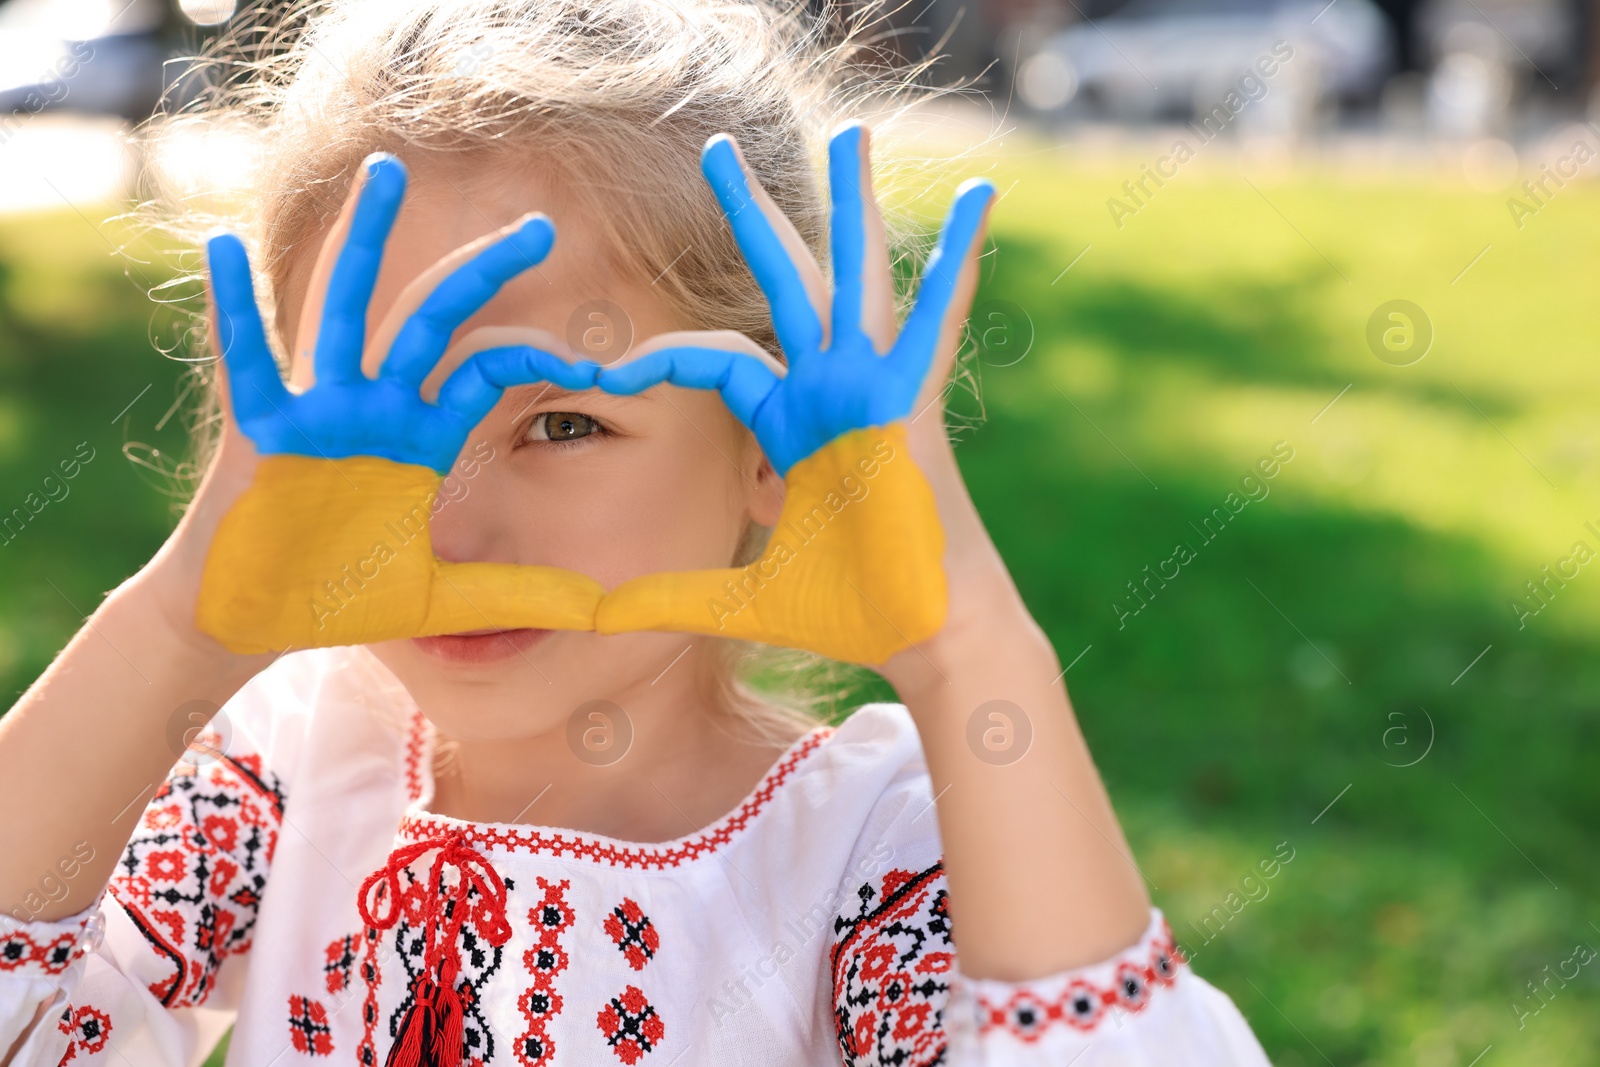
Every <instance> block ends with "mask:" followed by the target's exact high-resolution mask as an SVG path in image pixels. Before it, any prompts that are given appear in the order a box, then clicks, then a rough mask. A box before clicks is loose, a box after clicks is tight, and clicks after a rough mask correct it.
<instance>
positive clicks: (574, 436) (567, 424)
mask: <svg viewBox="0 0 1600 1067" xmlns="http://www.w3.org/2000/svg"><path fill="white" fill-rule="evenodd" d="M600 432H601V427H600V424H599V423H598V422H596V421H595V420H594V419H591V418H590V417H589V416H587V415H583V414H579V413H578V412H576V411H551V412H546V413H545V414H543V415H537V416H535V417H534V420H533V425H531V426H529V427H528V435H527V439H528V440H529V441H555V442H561V441H576V440H578V439H579V438H583V437H588V436H589V435H590V434H595V433H600Z"/></svg>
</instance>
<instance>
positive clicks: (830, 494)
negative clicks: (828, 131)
mask: <svg viewBox="0 0 1600 1067" xmlns="http://www.w3.org/2000/svg"><path fill="white" fill-rule="evenodd" d="M703 169H704V172H705V175H706V178H707V180H708V181H709V182H710V184H711V187H712V189H713V190H714V191H715V193H716V196H717V199H718V200H719V201H720V202H721V204H722V207H723V211H724V213H725V214H726V216H727V218H728V221H729V223H730V225H731V226H732V228H733V232H734V235H735V238H736V239H737V240H738V242H739V246H740V248H741V249H742V250H743V252H744V255H745V258H746V260H747V261H748V262H749V265H750V269H751V271H752V273H753V274H754V275H755V278H756V281H757V282H758V283H759V284H760V286H761V288H762V291H763V292H764V293H765V294H766V297H767V300H768V303H769V305H770V307H771V309H772V316H773V324H774V327H775V328H776V332H777V336H778V340H779V343H780V344H781V345H782V347H783V351H784V354H785V356H786V357H787V360H788V366H787V370H785V368H784V367H782V366H780V365H778V364H777V363H776V362H775V361H774V360H772V359H771V358H770V357H769V356H767V355H766V354H765V353H762V352H761V351H760V350H759V349H758V348H757V347H756V346H755V345H754V344H753V343H749V344H746V345H741V346H727V345H725V344H720V343H713V344H669V345H668V346H666V347H659V346H657V347H655V348H654V350H650V351H646V352H645V353H644V354H642V355H641V356H639V357H638V358H636V359H634V360H632V361H631V362H628V363H624V364H620V365H618V366H615V367H611V368H607V369H606V370H604V371H602V372H601V373H600V376H599V379H598V384H599V386H600V387H601V388H602V389H605V390H607V391H609V392H614V393H637V392H639V391H641V390H643V389H647V388H649V387H651V386H654V385H657V384H659V383H662V382H669V383H671V384H673V385H678V386H685V387H692V388H699V389H715V390H717V391H718V392H719V393H720V394H721V395H722V397H723V399H724V401H725V402H726V403H727V405H728V407H729V409H730V410H732V412H733V413H734V415H735V416H737V417H738V418H739V419H740V421H741V422H743V423H744V424H745V425H746V426H747V427H749V429H750V430H751V432H752V433H754V434H755V437H756V439H757V441H758V442H759V443H760V444H761V446H762V448H763V450H764V451H765V452H766V455H767V457H768V459H769V460H770V461H771V462H772V464H773V466H774V468H775V469H776V470H777V471H778V473H780V474H782V475H783V476H784V478H785V489H786V495H785V500H784V508H783V513H782V516H781V517H780V519H779V521H778V525H777V526H776V527H775V528H774V530H773V534H772V539H771V542H770V543H769V545H768V548H767V551H766V554H765V555H764V556H763V557H762V559H760V560H758V561H757V562H755V563H753V564H750V565H749V566H746V567H742V568H731V569H726V570H717V571H699V572H691V573H685V574H660V575H650V576H648V577H644V578H638V579H635V580H633V581H630V582H627V583H625V584H624V585H622V586H619V587H618V588H617V589H615V590H613V591H612V593H611V594H610V596H608V597H607V598H606V600H605V601H604V602H603V603H602V605H601V607H600V611H599V614H598V616H597V619H596V628H597V629H598V630H600V631H601V632H603V633H615V632H621V631H625V630H637V629H658V630H684V631H689V632H695V633H710V634H719V635H723V636H728V637H737V638H743V639H748V640H757V641H763V642H767V643H771V644H786V645H790V646H792V647H798V648H805V649H810V650H812V651H816V652H820V653H822V654H824V655H829V656H832V657H835V658H839V659H847V660H853V661H856V662H863V663H880V662H882V661H883V660H884V659H886V658H887V657H888V656H890V655H892V654H893V653H895V652H897V651H900V650H902V649H905V648H907V647H909V646H910V645H913V644H916V643H917V642H919V641H922V640H924V639H926V638H928V637H930V636H932V635H933V634H934V633H936V632H937V631H938V630H939V629H940V627H941V626H942V625H943V623H944V619H945V616H946V612H947V595H946V582H945V574H944V570H943V565H942V556H943V552H944V534H943V531H942V529H941V526H940V522H939V513H938V510H937V507H936V504H935V500H934V495H933V491H932V490H931V489H930V487H929V485H928V482H927V480H926V478H925V477H924V476H923V474H922V472H921V471H920V470H919V469H918V468H917V466H916V464H915V463H914V462H913V461H912V459H911V455H910V449H909V448H908V445H907V437H908V428H907V427H908V422H909V420H911V419H914V418H915V416H916V414H917V412H919V411H920V410H922V409H923V408H926V407H927V406H930V405H931V404H933V402H934V401H936V400H937V399H938V398H939V397H940V395H941V393H942V389H943V386H944V382H945V379H946V377H947V375H948V372H949V370H950V366H951V363H952V362H953V360H954V355H955V350H956V344H955V343H954V341H953V340H952V337H953V335H954V334H955V332H956V329H957V328H958V327H959V325H960V323H961V322H962V321H964V320H965V317H966V310H967V309H966V305H967V303H968V302H970V300H971V293H972V287H973V276H972V273H971V271H970V268H971V267H972V264H973V262H974V260H975V256H976V252H977V249H978V247H979V244H980V238H981V235H982V232H983V226H984V220H985V216H986V214H987V211H988V208H989V205H990V203H991V202H992V200H993V198H994V187H993V186H992V185H991V184H990V183H989V182H987V181H982V180H975V181H969V182H967V183H966V184H964V185H963V186H962V187H961V189H960V191H959V192H958V193H957V195H956V199H955V202H954V203H953V204H952V205H951V208H950V211H949V215H948V217H947V219H946V222H945V225H944V229H943V231H942V233H941V235H940V238H939V243H938V245H937V247H936V248H935V250H934V252H933V255H932V257H931V258H930V259H929V260H928V264H927V267H926V269H925V271H924V272H923V276H922V281H921V286H920V288H919V291H918V293H917V299H916V302H915V305H914V306H913V308H912V310H911V312H910V315H909V317H908V318H907V319H906V322H905V325H904V327H903V328H901V329H899V330H896V328H895V311H894V301H893V283H892V278H891V275H890V268H889V255H888V249H887V245H886V242H885V240H884V236H883V233H884V231H883V224H882V219H881V216H880V215H879V213H878V207H877V204H876V201H875V200H874V199H872V197H871V184H870V171H869V166H868V159H867V150H866V132H865V130H864V129H863V128H862V127H860V126H850V127H846V128H845V129H843V130H842V131H840V132H839V133H838V134H837V135H836V136H835V137H834V138H833V142H832V144H831V146H830V156H829V178H830V186H831V195H832V201H833V215H832V252H833V257H832V258H833V295H832V299H831V307H830V301H829V300H828V298H827V296H826V286H825V284H824V282H823V280H822V274H821V271H820V270H819V269H818V267H817V265H816V262H815V260H814V259H813V258H812V256H811V255H810V253H809V251H808V250H807V249H806V247H805V245H804V244H803V243H802V242H801V240H800V238H799V236H798V234H797V233H796V232H795V230H794V227H793V226H792V225H791V224H790V223H789V221H788V220H787V219H785V218H784V217H783V215H782V213H781V212H779V211H778V210H777V208H776V207H775V206H774V205H773V203H772V201H771V200H770V199H769V198H768V197H767V196H766V194H765V192H764V191H762V190H761V189H760V186H759V185H758V184H755V183H754V182H753V179H752V177H751V175H750V174H749V173H748V171H747V170H746V168H745V167H744V164H743V162H742V160H741V159H740V157H739V154H738V151H737V149H736V147H735V145H734V143H733V141H732V140H731V139H730V138H727V137H718V138H714V139H713V140H712V141H711V142H710V143H709V144H708V145H707V146H706V149H705V153H704V156H703ZM723 336H724V337H725V336H726V335H723ZM687 339H688V338H685V340H687ZM664 340H665V339H664ZM919 405H920V406H919ZM935 418H937V416H935Z"/></svg>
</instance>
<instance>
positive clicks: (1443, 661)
mask: <svg viewBox="0 0 1600 1067" xmlns="http://www.w3.org/2000/svg"><path fill="white" fill-rule="evenodd" d="M235 14H236V12H235V6H234V4H233V3H232V2H231V0H182V2H181V3H168V2H165V0H105V2H101V0H0V578H3V580H0V687H3V688H4V689H5V690H6V691H7V692H8V693H10V694H12V697H13V698H14V695H15V694H18V693H20V692H21V691H22V689H23V688H25V687H26V686H27V685H28V684H29V683H30V682H31V680H32V679H33V678H34V677H35V676H36V675H37V674H38V672H39V671H40V670H42V669H43V667H44V665H45V664H46V663H47V662H48V660H49V658H50V657H51V656H52V655H53V654H54V653H55V652H56V651H57V650H58V649H59V648H60V647H61V645H62V644H63V643H64V641H65V640H66V639H67V637H68V636H69V635H70V634H71V633H72V632H73V631H74V630H75V629H76V628H77V627H78V626H79V625H80V622H81V619H82V618H83V616H84V615H85V614H86V613H87V612H88V611H90V610H92V609H93V607H94V606H95V604H96V603H97V602H98V599H99V597H100V596H101V595H102V593H103V592H104V591H105V590H107V589H109V588H111V587H112V586H114V585H115V584H116V583H118V582H119V581H121V580H122V579H124V578H125V577H127V576H128V575H129V574H131V573H132V572H133V571H134V570H136V569H137V568H138V567H139V566H140V565H141V564H142V563H143V562H145V561H146V560H147V559H148V558H149V556H150V555H151V553H152V552H153V551H154V549H155V548H156V547H157V546H158V545H159V544H160V542H161V540H162V538H163V537H164V536H165V534H166V532H167V531H168V530H169V529H170V527H171V525H172V523H173V522H174V521H175V518H176V515H177V514H178V508H179V506H180V502H181V489H182V486H181V484H180V483H181V481H182V477H183V476H184V475H185V474H186V473H187V469H186V467H185V463H186V461H187V459H188V452H187V446H186V444H185V441H186V436H185V430H186V418H187V415H188V412H189V411H190V408H191V407H192V399H193V398H192V396H191V395H190V389H191V385H190V381H191V379H190V377H189V376H188V375H187V374H185V368H184V365H183V363H182V357H184V356H185V355H186V352H185V350H184V348H183V346H182V341H183V338H184V331H185V329H186V327H185V323H184V320H183V319H182V318H181V316H179V315H177V314H175V313H174V312H173V311H172V309H171V308H170V307H169V306H168V305H167V303H165V301H166V300H167V299H169V293H170V290H169V289H167V288H164V287H163V284H164V283H165V282H166V281H167V280H168V278H169V277H170V273H169V272H168V268H167V267H165V266H163V264H164V263H166V262H168V261H167V260H166V259H165V258H163V257H162V256H160V255H157V254H156V250H155V249H154V248H153V247H152V246H151V245H150V244H149V238H148V237H147V236H146V235H144V234H143V233H141V232H140V231H139V230H138V229H136V228H134V227H132V226H131V225H130V224H129V223H128V222H127V221H126V220H124V219H121V218H119V217H118V216H119V214H120V213H121V212H122V211H124V210H126V208H127V205H128V200H129V198H130V197H134V196H138V195H141V190H142V189H143V188H144V183H145V182H146V181H147V180H148V178H149V175H150V173H151V171H152V169H155V168H165V169H166V170H167V171H170V172H172V173H176V174H179V175H181V176H184V178H185V180H192V181H193V182H195V183H196V188H202V187H204V188H210V187H226V186H227V185H228V184H229V183H236V182H237V181H238V180H239V178H240V177H241V176H242V175H243V174H245V173H247V172H248V167H249V165H250V160H249V155H248V152H247V151H245V150H244V149H243V148H242V147H241V146H240V145H238V144H236V143H231V142H230V141H229V140H228V139H227V138H226V136H216V137H210V138H205V139H199V140H195V141H194V142H192V143H190V144H187V145H186V144H184V143H181V142H180V143H177V144H174V145H172V146H170V147H169V148H168V149H166V151H167V152H168V153H172V154H173V155H172V156H171V158H165V159H152V158H147V157H146V156H144V155H143V154H141V153H140V152H139V151H137V150H136V149H134V148H131V147H130V146H129V139H128V135H129V132H130V130H131V129H132V128H133V126H134V125H135V124H137V123H138V122H139V121H140V120H141V119H142V118H143V117H145V116H147V115H148V114H149V113H150V111H151V109H152V108H153V107H154V106H155V104H156V101H157V100H158V98H159V97H160V96H161V94H162V93H163V92H169V93H171V94H173V95H174V96H175V97H177V98H179V99H182V98H183V96H184V94H185V93H186V92H189V91H191V90H190V89H189V87H187V86H186V85H185V81H184V79H185V77H186V76H187V75H186V74H185V71H186V69H187V68H186V67H185V65H184V64H183V63H181V62H178V63H170V62H168V60H170V59H172V58H173V57H178V56H183V55H186V54H192V53H193V52H194V51H196V50H197V49H198V48H199V47H200V46H201V45H202V44H203V43H204V41H205V40H206V39H207V37H208V35H210V34H212V33H215V32H217V30H218V28H219V27H223V26H225V25H226V24H227V22H228V20H229V19H230V18H232V17H234V16H235ZM894 19H895V30H896V32H895V33H893V34H891V35H889V36H886V37H885V40H884V45H883V47H884V48H886V49H892V50H893V51H894V52H895V53H897V54H898V55H900V56H901V57H902V58H903V59H904V60H905V61H906V62H908V63H910V62H915V61H917V60H918V59H920V58H922V57H923V56H925V55H927V54H928V53H929V52H931V51H934V50H938V51H940V52H942V54H943V55H944V59H942V60H941V61H940V62H939V64H938V65H937V66H936V67H935V68H934V70H933V72H932V76H933V78H934V80H936V81H939V82H941V83H950V82H955V81H959V82H961V83H963V84H965V85H966V86H967V90H966V92H964V93H963V94H959V95H958V96H957V97H954V98H952V99H950V100H947V101H946V102H944V103H943V104H941V105H939V106H938V107H937V108H935V109H933V110H931V111H930V113H929V116H928V118H927V119H926V120H925V122H924V123H923V128H924V130H925V133H924V136H926V137H927V138H929V139H930V141H938V142H939V143H940V144H941V145H946V146H948V145H955V146H968V150H969V151H971V153H972V154H970V155H969V157H968V159H967V161H966V164H965V166H966V168H967V169H968V170H971V171H982V172H986V173H988V174H990V175H991V176H992V177H994V178H995V180H996V181H997V182H998V185H999V188H1000V189H1001V190H1002V192H1003V199H1002V201H1001V202H1000V204H999V206H998V209H997V210H996V212H995V215H994V228H995V233H994V237H995V246H994V247H995V251H994V254H992V255H991V256H990V258H989V259H988V261H987V265H986V267H985V275H984V281H983V287H982V290H981V292H980V294H979V298H978V305H977V309H976V311H975V314H974V318H973V323H972V329H971V345H970V348H971V352H972V362H971V368H972V377H971V384H972V385H973V386H974V388H973V389H971V390H968V391H966V392H964V393H962V394H961V396H960V397H959V398H958V401H957V406H958V407H959V408H960V409H961V410H962V412H963V414H964V415H965V416H968V417H967V418H965V419H964V420H963V421H964V422H965V424H966V427H965V429H964V430H963V432H962V443H961V446H960V449H959V454H960V456H961V461H962V464H963V467H964V468H965V470H966V472H967V475H968V478H969V481H970V483H971V485H972V489H973V493H974V496H975V498H976V499H977V501H978V503H979V506H980V507H981V509H982V510H983V511H984V513H985V515H986V517H987V519H988V522H989V525H990V528H991V530H992V531H993V532H994V536H995V538H996V540H997V541H998V543H999V545H1000V548H1001V550H1002V551H1003V553H1004V554H1005V556H1006V559H1007V560H1008V562H1009V563H1010V564H1011V566H1012V567H1013V568H1014V571H1015V574H1016V577H1017V580H1018V584H1019V585H1020V587H1021V588H1022V590H1023V591H1024V594H1025V596H1026V597H1027V599H1028V600H1029V603H1030V605H1031V607H1032V608H1033V610H1034V612H1035V614H1036V615H1037V617H1038V618H1039V620H1040V621H1041V623H1042V624H1043V625H1044V626H1045V628H1046V629H1047V630H1048V632H1049V633H1050V635H1051V637H1052V638H1053V640H1054V641H1055V643H1056V647H1057V649H1058V651H1059V653H1060V655H1061V661H1062V663H1063V664H1064V665H1069V666H1068V672H1067V682H1068V684H1069V686H1070V687H1071V690H1072V692H1073V695H1074V699H1075V703H1076V705H1077V707H1078V711H1079V715H1080V718H1081V720H1082V722H1083V726H1084V729H1085V732H1086V733H1087V735H1088V737H1089V740H1090V743H1091V745H1092V747H1093V750H1094V752H1095V755H1096V757H1097V760H1098V762H1099V765H1100V767H1101V769H1102V771H1103V772H1104V774H1105V776H1106V778H1107V780H1108V783H1109V785H1110V788H1111V790H1112V794H1113V796H1114V798H1115V799H1116V801H1117V804H1118V808H1119V810H1120V811H1121V813H1122V815H1123V817H1124V819H1125V820H1126V822H1127V825H1128V829H1129V833H1130V836H1131V838H1132V840H1133V844H1134V847H1135V851H1136V853H1137V855H1138V857H1139V859H1140V861H1141V865H1142V867H1143V872H1144V874H1145V876H1146V878H1147V880H1148V881H1149V883H1150V886H1151V892H1152V894H1153V896H1154V897H1155V899H1156V901H1157V903H1158V904H1159V905H1160V906H1161V907H1163V908H1164V909H1165V910H1166V913H1167V915H1168V917H1169V919H1170V920H1171V923H1172V926H1173V928H1174V930H1175V931H1176V933H1177V936H1178V937H1179V939H1180V941H1181V942H1182V944H1183V945H1184V946H1185V948H1186V949H1187V950H1188V952H1189V953H1190V955H1191V956H1192V958H1193V961H1194V965H1195V967H1196V969H1197V970H1198V971H1199V972H1200V973H1201V974H1203V975H1205V976H1206V977H1207V978H1208V979H1210V980H1211V981H1213V982H1214V983H1216V984H1217V985H1219V986H1220V987H1221V988H1223V989H1224V990H1225V991H1226V992H1228V993H1229V995H1230V996H1232V997H1233V999H1234V1001H1235V1002H1236V1003H1237V1004H1238V1005H1239V1006H1240V1008H1241V1009H1242V1010H1243V1011H1244V1013H1245V1014H1246V1016H1247V1017H1248V1018H1249V1019H1250V1021H1251V1023H1252V1025H1253V1026H1254V1027H1255V1028H1256V1031H1257V1033H1258V1034H1259V1035H1260V1037H1261V1039H1262V1041H1263V1043H1264V1044H1265V1046H1266V1047H1267V1049H1268V1051H1269V1053H1270V1054H1271V1056H1272V1057H1273V1059H1274V1062H1276V1063H1279V1064H1286V1065H1288V1064H1330V1065H1338V1067H1347V1065H1357V1064H1373V1065H1377V1064H1382V1065H1400V1064H1407V1065H1411V1064H1417V1065H1423V1067H1447V1065H1461V1067H1496V1065H1502V1064H1505V1065H1509V1064H1526V1065H1533V1064H1540V1065H1548V1064H1597V1063H1600V961H1597V960H1596V954H1597V952H1600V905H1597V896H1596V893H1597V890H1600V858H1597V849H1596V847H1595V846H1596V836H1595V832H1594V830H1595V827H1596V826H1600V776H1597V774H1596V768H1597V766H1600V764H1597V762H1596V754H1595V751H1596V742H1597V740H1600V716H1597V706H1600V663H1597V661H1596V657H1595V656H1594V655H1592V650H1593V647H1594V644H1595V638H1596V637H1597V636H1600V567H1593V568H1591V567H1589V566H1588V564H1589V563H1590V562H1591V561H1592V560H1593V559H1595V558H1596V557H1597V556H1600V493H1597V491H1596V490H1597V487H1600V435H1597V433H1596V430H1595V420H1596V415H1597V413H1600V370H1597V368H1596V363H1597V360H1596V358H1595V356H1596V344H1595V338H1596V337H1597V336H1600V302H1597V301H1596V299H1595V289H1596V283H1597V282H1600V275H1597V273H1596V270H1595V264H1596V262H1597V261H1600V195H1597V191H1596V185H1595V182H1594V179H1595V176H1596V174H1600V122H1597V121H1596V120H1597V119H1600V93H1597V92H1596V87H1597V85H1600V4H1597V3H1592V2H1578V0H1418V2H1407V0H1391V2H1387V3H1381V4H1380V3H1375V2H1373V0H1331V2H1329V0H1311V2H1304V3H1303V2H1299V0H1282V2H1280V0H1128V2H1126V3H1118V2H1115V0H976V2H974V0H928V2H927V3H919V4H912V5H907V6H905V7H904V8H902V9H901V10H900V11H899V12H898V13H897V14H896V15H895V16H894ZM997 117H998V118H999V119H1000V128H1001V129H1002V130H1003V131H1004V132H1003V133H1001V134H1000V135H999V136H997V137H988V136H987V135H988V134H989V133H990V132H991V131H992V130H993V129H994V127H995V123H996V118H997ZM975 141H976V142H979V143H980V147H979V148H978V149H976V150H972V149H970V145H971V144H972V143H973V142H975ZM933 207H937V204H935V205H932V206H931V207H930V210H932V208H933ZM66 460H75V461H76V468H77V473H76V474H75V475H74V476H72V477H71V478H63V477H62V476H61V471H62V470H63V469H64V468H62V467H61V466H60V464H61V463H62V462H63V461H66ZM1269 471H1270V475H1269V474H1268V472H1269ZM1591 571H1593V572H1594V573H1593V574H1591ZM869 694H870V695H881V690H878V691H876V692H875V691H874V687H873V685H872V683H871V682H870V681H863V682H862V684H861V686H860V688H859V691H858V693H857V695H869ZM844 708H845V705H843V704H842V705H841V712H842V711H843V710H844ZM85 743H92V739H85ZM62 759H63V766H64V767H68V766H70V760H71V754H70V753H63V754H62ZM1285 857H1288V858H1287V859H1285ZM1269 860H1275V861H1276V863H1274V864H1273V865H1272V866H1273V868H1274V870H1275V874H1274V875H1273V876H1272V877H1270V878H1268V877H1266V876H1265V875H1264V874H1263V873H1262V872H1263V869H1264V868H1263V866H1262V864H1263V862H1264V861H1269ZM1063 906H1070V902H1069V901H1064V902H1063Z"/></svg>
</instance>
